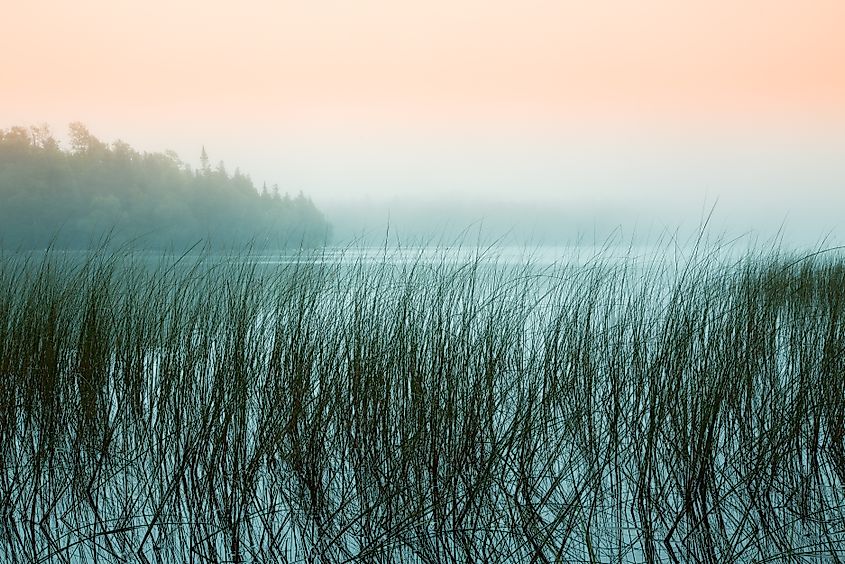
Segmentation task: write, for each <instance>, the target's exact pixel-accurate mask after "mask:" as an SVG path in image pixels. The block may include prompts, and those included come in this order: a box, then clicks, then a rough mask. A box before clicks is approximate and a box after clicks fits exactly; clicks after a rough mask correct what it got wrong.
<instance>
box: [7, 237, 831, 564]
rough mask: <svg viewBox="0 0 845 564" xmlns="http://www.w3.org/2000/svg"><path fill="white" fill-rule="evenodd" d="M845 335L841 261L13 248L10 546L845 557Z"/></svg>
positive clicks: (265, 554)
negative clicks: (335, 256) (271, 258)
mask: <svg viewBox="0 0 845 564" xmlns="http://www.w3.org/2000/svg"><path fill="white" fill-rule="evenodd" d="M403 256H407V255H403ZM843 347H845V262H843V261H842V260H841V259H840V258H838V256H837V255H835V254H818V255H813V256H809V257H805V258H803V259H802V257H792V256H787V255H786V254H784V253H780V252H778V251H777V250H772V251H769V252H766V253H756V254H755V253H753V252H749V253H747V254H744V255H743V256H742V257H740V258H730V255H729V254H723V253H719V252H718V251H717V250H711V249H709V248H707V247H706V246H701V247H696V248H695V250H694V251H692V252H691V253H690V254H689V255H688V256H686V257H684V258H679V259H667V258H665V257H664V255H663V254H662V252H661V253H660V254H659V256H658V255H655V256H653V257H637V256H635V253H634V252H633V251H632V252H629V253H628V254H627V255H625V256H623V257H621V258H619V257H616V258H613V259H611V258H609V257H608V256H607V255H605V254H601V253H600V254H598V255H597V256H595V257H593V258H592V259H591V260H588V261H579V262H572V263H558V264H555V265H551V266H548V265H546V266H544V265H542V264H538V263H536V262H531V261H530V260H526V262H524V263H523V264H520V265H514V264H512V263H510V262H507V261H500V260H498V259H497V256H496V253H495V248H491V249H486V250H485V249H479V250H478V251H476V252H475V253H474V255H472V256H470V257H469V258H465V259H463V260H460V261H457V262H456V261H452V260H450V259H449V256H448V253H447V252H444V253H443V255H442V257H441V258H440V259H434V260H432V259H431V258H430V256H429V255H426V258H425V259H423V254H420V255H419V257H418V260H402V261H392V260H391V256H390V253H389V252H387V251H385V254H384V257H383V259H382V260H374V261H373V260H368V261H363V260H356V259H355V258H354V254H353V255H350V257H349V258H348V260H334V261H326V260H320V258H319V257H314V256H301V257H294V258H292V259H289V260H285V261H280V262H279V264H274V265H273V264H271V265H268V264H263V263H262V261H257V260H252V259H251V258H250V257H249V256H245V255H242V256H238V255H232V256H224V257H221V256H212V255H206V254H199V255H191V254H186V255H184V256H172V257H170V256H166V255H163V256H161V257H158V258H151V257H150V256H148V255H144V254H135V253H131V252H128V251H104V250H100V251H95V252H91V253H86V254H63V253H58V252H52V251H47V252H45V253H43V254H37V253H36V254H15V253H8V252H7V253H5V254H4V255H3V256H2V258H0V456H2V459H0V462H2V468H1V469H0V502H2V503H0V507H2V511H3V515H2V527H0V559H2V560H4V561H6V562H74V563H75V562H89V561H90V562H95V561H99V562H124V561H138V562H187V561H193V562H218V561H230V562H276V561H291V562H295V561H309V562H344V561H358V560H360V561H368V562H453V561H454V562H469V561H473V562H495V561H499V562H507V561H512V562H517V561H518V562H522V561H525V562H553V561H566V562H578V561H583V562H635V561H641V562H664V561H680V562H692V561H699V562H731V561H747V562H752V561H753V562H763V561H773V562H774V561H777V562H782V561H796V562H804V561H807V562H809V561H824V562H828V561H840V560H841V559H845V550H844V549H843V548H842V547H843V546H845V494H843V492H845V378H843V374H844V373H845V351H843Z"/></svg>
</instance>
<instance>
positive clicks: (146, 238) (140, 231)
mask: <svg viewBox="0 0 845 564" xmlns="http://www.w3.org/2000/svg"><path fill="white" fill-rule="evenodd" d="M69 142H70V147H69V148H67V149H65V148H63V147H62V146H61V145H60V144H59V142H58V141H57V140H56V139H55V138H54V137H53V135H52V134H51V132H50V130H49V129H48V128H47V127H46V126H34V127H12V128H10V129H6V130H0V247H5V248H7V249H35V248H43V247H45V246H48V245H52V246H55V247H58V248H71V249H74V248H79V249H86V248H89V247H90V246H91V245H92V244H95V243H96V242H97V241H98V240H101V239H102V238H103V237H104V236H106V234H108V236H109V237H110V238H111V239H112V240H113V241H128V240H132V241H133V245H135V246H137V247H141V248H152V249H161V248H169V247H173V248H184V247H185V246H189V245H193V244H195V243H197V242H203V243H204V244H205V245H208V246H211V247H240V246H244V245H250V246H253V247H256V248H283V247H301V246H305V247H313V246H319V245H322V244H324V243H325V242H326V241H327V240H328V237H329V233H330V230H331V227H330V225H329V224H328V222H327V221H326V219H325V217H324V216H323V214H322V213H321V212H320V211H319V210H318V209H317V208H316V207H315V205H314V204H313V202H312V201H311V200H310V199H309V198H307V197H305V196H304V195H303V194H302V193H301V192H300V193H299V194H298V195H296V196H294V197H291V196H290V195H288V194H281V193H280V190H279V188H278V186H277V185H276V186H273V187H271V188H269V189H268V187H267V185H266V184H264V185H263V186H262V189H261V190H258V189H257V188H256V186H255V185H254V184H253V182H252V180H251V179H250V177H249V176H248V175H246V174H243V173H241V172H240V171H239V170H237V169H236V170H235V171H234V173H232V174H229V173H228V172H227V171H226V168H225V166H224V164H223V162H222V161H221V162H220V163H219V164H218V165H217V166H214V167H212V166H211V165H210V164H209V162H208V156H207V154H206V151H205V148H204V147H203V149H202V155H201V165H200V168H198V169H192V168H191V167H190V166H189V165H187V164H186V163H184V162H182V161H181V160H180V159H179V157H178V155H176V153H174V152H173V151H166V152H164V153H148V152H144V153H141V152H138V151H136V150H135V149H133V148H132V147H131V146H129V145H128V144H127V143H125V142H123V141H115V142H113V143H110V144H109V143H105V142H103V141H100V140H99V139H97V138H96V137H95V136H94V135H92V134H91V133H90V132H89V130H88V128H87V127H86V126H85V125H83V124H81V123H78V122H76V123H72V124H70V127H69Z"/></svg>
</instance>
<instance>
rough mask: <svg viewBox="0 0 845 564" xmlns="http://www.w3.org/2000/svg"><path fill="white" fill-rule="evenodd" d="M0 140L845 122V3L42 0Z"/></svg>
mask: <svg viewBox="0 0 845 564" xmlns="http://www.w3.org/2000/svg"><path fill="white" fill-rule="evenodd" d="M3 11H4V18H3V19H4V25H3V33H2V34H0V69H2V75H0V76H1V78H0V80H2V83H3V87H2V90H0V92H1V93H0V96H2V107H0V119H2V121H3V122H4V123H3V125H4V126H7V125H11V123H8V122H10V121H21V120H24V121H32V120H34V121H41V120H49V119H58V120H60V122H61V121H69V120H71V119H93V120H97V119H101V120H108V119H110V118H117V117H118V116H119V117H120V118H121V119H122V120H124V121H125V120H127V119H130V116H134V117H135V119H137V120H138V121H139V122H144V123H149V122H150V120H152V121H156V120H161V121H162V122H166V121H167V120H173V119H181V120H188V121H203V120H205V121H208V120H215V119H217V120H223V121H224V122H240V123H259V122H262V121H264V122H270V123H274V124H284V123H290V122H298V121H304V122H306V123H307V122H308V121H309V120H312V121H319V120H321V119H322V120H330V121H334V122H336V123H337V124H339V125H340V126H342V125H343V123H344V122H347V121H348V122H350V123H351V122H355V120H368V119H376V120H384V121H387V122H390V121H391V120H393V121H396V122H397V123H398V122H401V123H407V124H409V125H410V126H413V125H414V124H416V123H426V122H430V121H432V120H434V121H442V122H444V123H455V122H457V123H461V122H466V123H483V122H497V123H520V122H532V121H534V122H563V123H565V122H567V121H568V120H576V121H583V122H586V123H590V122H591V121H593V120H599V121H601V120H617V119H622V120H627V119H631V120H636V119H638V118H639V117H645V119H656V120H678V119H680V120H687V119H689V120H697V119H703V120H711V119H714V118H718V119H723V120H725V121H730V120H732V119H737V118H738V117H741V116H749V115H754V116H762V118H763V119H767V118H777V117H783V116H787V117H789V118H790V119H799V120H800V119H806V120H813V121H821V122H825V121H827V120H832V119H840V118H841V117H842V116H843V114H845V33H842V24H843V22H845V2H843V1H842V0H804V1H786V0H743V1H736V0H710V1H708V2H689V1H678V0H675V1H669V0H637V1H634V0H614V1H610V0H597V1H592V2H570V1H563V0H521V1H516V0H508V1H502V0H492V1H491V0H487V1H482V0H426V1H424V2H423V1H415V2H406V1H389V2H388V1H386V0H382V1H375V0H357V1H355V2H341V1H339V0H308V1H281V2H279V1H256V0H246V1H241V2H227V3H222V2H209V1H198V0H188V1H180V2H164V1H162V0H152V1H147V2H143V3H142V2H129V1H127V0H79V1H76V2H59V1H50V2H46V1H43V0H40V1H39V0H31V1H28V2H11V3H8V5H7V6H5V7H4V10H3Z"/></svg>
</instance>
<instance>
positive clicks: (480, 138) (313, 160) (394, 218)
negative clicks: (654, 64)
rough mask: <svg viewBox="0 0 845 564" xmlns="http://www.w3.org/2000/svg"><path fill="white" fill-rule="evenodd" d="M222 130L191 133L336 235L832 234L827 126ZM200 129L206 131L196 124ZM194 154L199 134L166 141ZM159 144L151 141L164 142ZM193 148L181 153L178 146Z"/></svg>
mask: <svg viewBox="0 0 845 564" xmlns="http://www.w3.org/2000/svg"><path fill="white" fill-rule="evenodd" d="M374 129H375V128H369V129H368V128H360V129H358V130H356V129H347V130H343V131H337V130H330V131H325V130H323V129H320V128H314V129H313V130H308V129H307V128H300V129H298V130H294V131H289V132H282V133H271V132H259V133H255V134H250V133H247V132H240V133H238V132H236V131H233V132H231V134H230V135H228V136H225V137H224V136H219V137H218V138H215V139H210V140H208V141H203V142H204V143H205V144H206V146H207V147H209V151H211V152H212V154H213V157H212V159H214V158H216V155H221V156H225V158H226V162H227V163H230V162H231V163H233V164H237V165H238V166H240V167H241V169H242V170H244V171H247V172H249V173H250V174H251V176H252V178H253V180H254V181H255V182H256V184H259V185H260V184H261V183H262V182H264V181H266V182H268V183H270V184H273V183H278V184H279V185H280V186H281V187H282V189H283V190H285V191H290V192H292V193H296V192H298V191H299V190H302V191H303V192H304V193H305V194H306V195H308V196H310V197H312V198H313V199H314V202H315V204H316V205H317V206H318V207H319V208H320V209H321V210H322V211H323V212H324V213H325V214H326V216H327V218H328V219H329V221H330V222H331V223H332V224H333V226H334V235H335V241H336V242H342V241H344V240H347V239H349V238H354V237H359V236H361V235H362V234H369V235H370V236H373V237H374V238H375V239H378V238H379V237H381V236H383V234H384V233H385V231H386V230H387V229H388V226H389V229H390V231H391V232H392V233H393V234H394V235H396V236H397V237H402V238H407V239H426V238H429V239H430V238H432V237H438V236H443V235H446V236H449V237H451V236H456V235H457V234H459V233H460V232H461V231H463V230H465V229H467V228H471V230H473V231H478V228H479V227H481V228H482V229H483V231H484V232H485V233H486V235H487V236H489V237H492V238H496V237H499V236H502V235H505V234H507V236H508V237H511V238H513V239H515V241H516V242H533V243H555V244H557V243H567V242H572V241H574V240H578V239H581V240H583V239H585V238H586V239H589V238H593V237H597V238H602V237H604V236H606V235H607V233H609V232H611V231H613V230H615V229H621V230H622V231H623V233H625V234H634V233H639V234H643V233H646V232H650V233H655V232H661V231H663V230H674V229H678V228H680V229H694V228H695V227H696V226H698V225H699V223H700V221H701V219H702V215H704V214H705V211H709V210H710V208H711V207H713V206H714V205H715V212H714V214H713V217H712V219H711V224H710V228H711V229H712V230H714V231H719V232H721V231H724V232H726V233H728V234H730V235H733V236H735V235H740V234H743V233H752V234H754V235H755V236H758V237H762V238H768V237H771V236H773V235H774V234H776V233H780V234H781V235H783V236H784V238H785V239H786V240H787V241H790V242H792V243H795V244H800V245H812V244H815V243H816V242H818V241H819V240H821V239H823V238H827V240H828V241H833V240H837V239H838V238H839V237H840V236H841V221H840V214H839V210H841V209H843V204H845V190H843V187H845V160H843V159H842V158H841V155H843V154H845V135H843V134H841V133H839V132H837V131H836V130H835V129H834V128H829V129H827V130H825V129H823V128H812V129H811V128H803V129H802V128H798V127H792V128H790V127H781V128H772V127H766V128H763V127H760V128H758V129H755V128H754V127H752V126H749V127H747V128H745V129H744V130H743V129H739V128H735V129H731V130H727V129H722V130H716V129H710V130H707V131H704V130H702V129H701V128H700V129H699V130H694V129H689V130H687V129H683V128H676V129H674V130H671V129H669V128H663V129H659V128H656V127H655V128H652V129H647V128H644V127H641V128H640V129H637V130H632V129H631V128H628V129H624V128H618V129H612V128H610V129H609V128H604V129H599V130H597V131H591V130H573V131H571V132H561V131H556V132H549V131H544V132H538V131H512V130H510V131H509V130H499V131H497V130H489V131H486V132H485V133H483V134H480V133H461V132H456V131H442V130H440V131H424V132H420V131H417V132H413V131H396V130H393V131H385V130H381V131H375V130H374ZM209 133H212V134H213V133H214V132H209ZM173 141H175V142H176V143H177V144H179V145H180V147H179V151H178V152H179V154H180V155H182V156H183V158H184V159H185V160H188V161H189V162H190V161H191V160H192V157H193V160H196V156H195V154H196V153H197V150H196V148H195V147H196V146H198V144H199V141H200V140H199V139H195V138H189V137H188V136H185V137H184V138H182V139H174V140H173ZM166 142H167V140H166V139H164V140H161V139H158V140H155V141H154V142H153V141H151V142H150V144H151V145H152V146H153V147H164V145H163V143H166ZM192 144H193V146H194V149H193V150H192V149H191V145H192Z"/></svg>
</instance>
